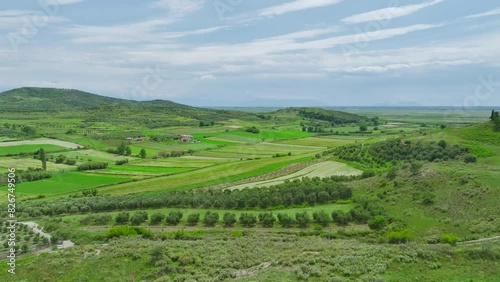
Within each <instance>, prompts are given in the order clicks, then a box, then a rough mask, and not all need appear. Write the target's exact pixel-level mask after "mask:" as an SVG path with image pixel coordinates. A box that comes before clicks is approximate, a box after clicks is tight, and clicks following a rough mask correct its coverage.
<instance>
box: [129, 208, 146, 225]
mask: <svg viewBox="0 0 500 282" xmlns="http://www.w3.org/2000/svg"><path fill="white" fill-rule="evenodd" d="M146 220H148V214H147V213H146V212H143V211H139V212H136V213H135V214H134V215H132V217H131V218H130V222H131V223H132V225H140V224H141V223H143V222H145V221H146Z"/></svg>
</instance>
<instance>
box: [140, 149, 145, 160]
mask: <svg viewBox="0 0 500 282" xmlns="http://www.w3.org/2000/svg"><path fill="white" fill-rule="evenodd" d="M146 154H147V153H146V150H145V149H141V152H140V153H139V156H140V157H141V159H145V158H146Z"/></svg>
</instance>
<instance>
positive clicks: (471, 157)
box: [464, 154, 477, 164]
mask: <svg viewBox="0 0 500 282" xmlns="http://www.w3.org/2000/svg"><path fill="white" fill-rule="evenodd" d="M464 162H465V163H466V164H468V163H475V162H477V157H476V156H475V155H472V154H468V155H466V156H465V158H464Z"/></svg>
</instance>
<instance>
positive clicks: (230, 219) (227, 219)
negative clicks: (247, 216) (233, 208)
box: [222, 212, 236, 227]
mask: <svg viewBox="0 0 500 282" xmlns="http://www.w3.org/2000/svg"><path fill="white" fill-rule="evenodd" d="M222 221H223V222H224V226H225V227H230V226H233V225H234V224H235V223H236V215H235V214H234V213H228V212H227V213H225V214H224V216H223V217H222Z"/></svg>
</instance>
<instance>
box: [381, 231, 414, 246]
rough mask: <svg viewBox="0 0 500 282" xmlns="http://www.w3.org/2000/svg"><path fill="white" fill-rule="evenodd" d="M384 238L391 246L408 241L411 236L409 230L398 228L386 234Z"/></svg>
mask: <svg viewBox="0 0 500 282" xmlns="http://www.w3.org/2000/svg"><path fill="white" fill-rule="evenodd" d="M386 237H387V239H388V240H389V243H391V244H401V243H407V242H408V241H410V239H411V238H412V237H413V235H412V233H411V231H410V230H408V229H403V228H399V229H396V230H394V231H391V232H388V233H387V234H386Z"/></svg>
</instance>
